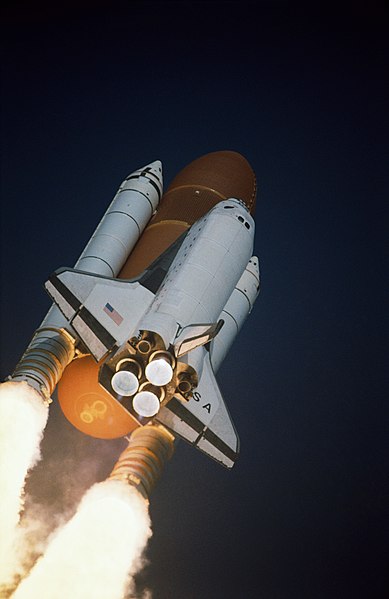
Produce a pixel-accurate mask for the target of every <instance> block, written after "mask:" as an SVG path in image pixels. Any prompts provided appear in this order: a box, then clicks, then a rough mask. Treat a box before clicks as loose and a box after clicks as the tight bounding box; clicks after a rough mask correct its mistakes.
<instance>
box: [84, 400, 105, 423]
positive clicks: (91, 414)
mask: <svg viewBox="0 0 389 599" xmlns="http://www.w3.org/2000/svg"><path fill="white" fill-rule="evenodd" d="M106 412H107V405H106V404H105V403H104V402H103V401H101V400H97V401H94V402H93V404H92V405H89V404H87V403H86V404H84V409H83V411H82V412H81V414H80V418H81V420H82V421H83V422H85V424H92V422H93V421H94V420H95V419H96V418H99V419H100V420H104V417H105V414H106Z"/></svg>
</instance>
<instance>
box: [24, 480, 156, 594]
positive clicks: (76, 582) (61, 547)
mask: <svg viewBox="0 0 389 599" xmlns="http://www.w3.org/2000/svg"><path fill="white" fill-rule="evenodd" d="M150 536H151V527H150V518H149V514H148V504H147V501H145V499H144V498H143V497H142V496H141V495H140V494H139V493H138V491H137V490H136V489H135V488H134V487H132V486H129V485H128V484H126V483H125V482H123V481H120V480H107V481H104V482H102V483H97V484H95V485H94V486H93V487H91V489H89V491H87V493H86V494H85V496H84V498H83V499H82V501H81V503H80V505H79V507H78V509H77V512H76V513H75V515H74V516H73V517H72V518H71V519H70V520H69V521H68V522H67V524H65V526H64V527H63V528H61V529H60V530H58V531H56V532H55V533H54V534H53V536H52V538H51V539H50V540H49V544H48V547H47V549H46V551H45V553H44V555H43V556H42V557H41V558H40V559H39V560H38V561H37V562H36V564H35V566H34V567H33V569H32V570H31V572H30V574H29V575H28V576H27V577H26V578H25V579H24V580H22V582H21V583H20V585H19V586H18V588H17V589H16V591H15V592H14V594H13V595H12V599H36V598H37V597H41V596H42V591H43V590H44V592H45V596H47V597H50V599H63V597H71V598H72V599H123V597H124V596H125V593H126V592H127V593H128V592H133V590H134V583H133V579H132V577H133V576H134V575H135V574H136V573H137V572H138V571H139V570H140V569H141V568H142V566H143V560H142V554H143V552H144V549H145V547H146V544H147V541H148V539H149V538H150Z"/></svg>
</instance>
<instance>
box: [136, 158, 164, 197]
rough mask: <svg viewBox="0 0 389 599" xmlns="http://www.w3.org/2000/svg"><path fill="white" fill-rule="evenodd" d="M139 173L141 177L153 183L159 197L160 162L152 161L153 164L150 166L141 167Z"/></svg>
mask: <svg viewBox="0 0 389 599" xmlns="http://www.w3.org/2000/svg"><path fill="white" fill-rule="evenodd" d="M139 171H140V173H141V174H142V175H143V176H147V177H149V178H150V180H151V181H153V182H154V183H155V185H156V186H157V187H158V190H159V196H160V197H161V196H162V193H163V176H162V162H161V161H160V160H154V162H150V164H146V166H143V167H142V168H141V169H139Z"/></svg>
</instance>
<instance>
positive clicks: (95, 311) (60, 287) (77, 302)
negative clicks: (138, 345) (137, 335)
mask: <svg viewBox="0 0 389 599" xmlns="http://www.w3.org/2000/svg"><path fill="white" fill-rule="evenodd" d="M45 287H46V290H47V292H48V294H49V295H50V297H51V298H52V299H53V301H54V302H55V303H56V304H57V306H58V308H59V309H60V310H61V312H62V313H63V314H64V316H65V318H66V319H67V320H68V321H69V323H70V324H71V326H72V327H73V329H74V330H75V331H76V333H77V334H78V335H79V337H80V339H81V340H82V342H83V343H84V345H85V346H86V347H87V348H88V350H89V351H90V352H91V354H92V355H93V357H94V358H95V359H96V360H97V361H99V360H101V358H103V357H104V356H105V355H106V354H107V353H108V352H109V351H110V350H111V349H112V348H113V347H115V346H117V347H119V346H120V345H122V344H123V343H124V342H125V341H126V340H127V339H128V338H129V337H130V336H131V334H132V331H133V330H134V328H135V326H136V324H137V322H138V321H139V319H140V318H141V317H142V314H143V313H144V311H145V310H146V309H147V308H148V306H149V305H150V304H151V302H152V300H153V299H154V293H153V292H152V291H150V290H149V289H147V288H146V287H144V286H143V285H141V284H140V283H139V282H129V281H121V280H120V279H110V278H109V277H101V276H96V275H93V274H91V273H86V272H82V271H77V270H73V269H60V270H57V271H56V272H55V273H54V274H53V275H51V277H50V279H49V280H48V281H47V282H46V284H45Z"/></svg>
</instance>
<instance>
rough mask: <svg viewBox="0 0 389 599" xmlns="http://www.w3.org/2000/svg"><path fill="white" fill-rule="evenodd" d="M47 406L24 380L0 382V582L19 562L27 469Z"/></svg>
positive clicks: (3, 582)
mask: <svg viewBox="0 0 389 599" xmlns="http://www.w3.org/2000/svg"><path fill="white" fill-rule="evenodd" d="M47 416H48V407H47V405H45V404H44V403H43V401H42V397H41V396H40V395H39V393H38V392H37V391H35V390H34V389H33V388H32V387H30V386H29V385H28V384H27V383H25V382H12V381H9V382H6V383H2V384H1V385H0V585H9V584H11V583H12V581H13V579H14V577H15V575H17V574H18V570H19V568H20V563H19V561H20V560H19V559H18V555H17V544H18V536H19V531H18V523H19V519H20V513H21V511H22V509H23V490H24V483H25V479H26V476H27V474H28V471H29V470H30V469H31V468H32V467H33V466H34V465H35V464H36V463H37V461H38V460H39V459H40V449H39V447H40V442H41V439H42V436H43V431H44V428H45V426H46V422H47Z"/></svg>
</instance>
